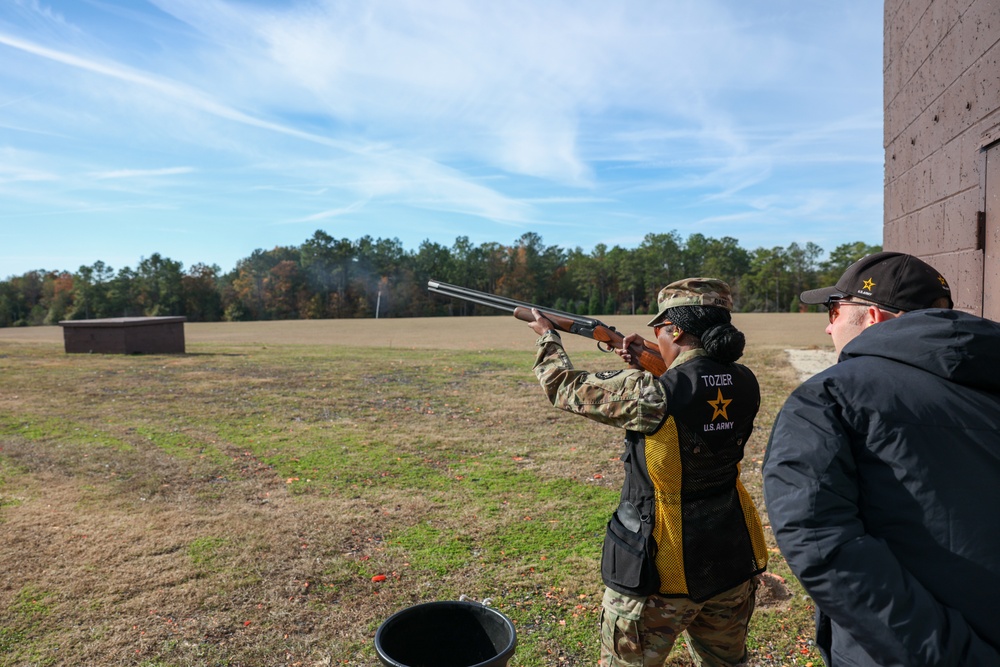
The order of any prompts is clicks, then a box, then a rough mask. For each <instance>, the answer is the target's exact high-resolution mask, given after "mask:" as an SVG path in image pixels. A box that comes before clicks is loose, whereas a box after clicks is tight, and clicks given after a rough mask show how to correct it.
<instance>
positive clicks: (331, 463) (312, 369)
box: [0, 314, 829, 667]
mask: <svg viewBox="0 0 1000 667" xmlns="http://www.w3.org/2000/svg"><path fill="white" fill-rule="evenodd" d="M645 320H646V318H644V317H632V318H628V317H626V318H615V320H614V323H615V324H616V325H619V327H620V328H621V329H622V330H623V331H633V330H636V331H643V324H644V322H645ZM823 322H824V316H823V315H784V314H772V315H738V316H737V317H736V324H737V326H739V327H740V328H741V329H743V330H744V331H745V332H746V333H747V337H748V340H749V343H750V345H749V348H748V352H747V354H746V356H745V357H744V359H743V361H744V362H745V363H746V364H747V365H748V366H750V367H751V368H752V369H753V370H754V371H755V372H756V373H757V374H758V377H759V378H760V380H761V385H762V389H763V391H764V404H763V408H762V410H761V413H760V417H759V419H758V424H757V432H756V434H755V435H754V437H753V438H752V439H751V441H750V442H749V445H748V449H747V456H746V459H745V461H744V470H743V479H744V483H745V484H746V486H747V487H748V489H749V490H750V492H751V494H752V495H753V496H754V498H755V500H756V502H757V503H758V507H759V509H760V511H761V514H762V518H763V519H764V521H765V523H766V522H767V521H766V512H765V511H764V507H763V501H762V496H761V485H760V460H761V457H762V455H763V451H764V447H765V445H766V442H767V436H768V432H769V429H770V426H771V422H772V420H773V418H774V416H775V414H776V412H777V410H778V409H779V408H780V406H781V404H782V402H783V401H784V399H785V397H786V396H787V395H788V392H789V391H791V389H792V388H793V387H794V385H795V383H796V379H795V377H796V376H795V373H794V371H793V369H792V368H791V367H790V366H789V365H788V362H787V359H786V355H785V353H784V352H783V350H784V349H786V348H790V347H794V348H812V347H829V342H828V337H826V336H825V335H824V334H823ZM185 334H186V338H187V354H185V355H170V356H166V355H164V356H160V355H149V356H115V355H67V354H65V353H64V352H63V349H62V333H61V330H60V329H59V328H57V327H48V328H36V329H0V523H2V525H3V532H4V540H3V541H2V542H0V558H2V562H3V563H4V572H5V573H4V577H3V580H2V582H3V583H2V586H0V665H148V666H161V665H162V666H166V665H234V666H235V665H245V666H264V665H311V666H312V665H352V666H362V665H364V666H374V665H378V664H379V661H378V659H377V657H376V654H375V649H374V646H373V638H374V635H375V631H376V629H377V628H378V626H379V625H380V623H381V622H382V621H383V620H385V618H387V617H388V616H389V615H391V614H392V613H393V612H395V611H398V610H400V609H404V608H406V607H409V606H412V605H414V604H418V603H420V602H425V601H431V600H453V599H458V598H459V596H460V595H466V596H468V597H470V598H473V599H476V600H483V599H485V598H490V599H491V600H492V603H491V604H492V605H493V606H494V607H495V608H497V609H499V610H500V611H502V612H503V613H505V614H506V615H508V616H509V617H510V618H511V619H513V621H514V622H515V625H516V627H517V633H518V648H517V651H516V652H515V656H514V658H513V660H512V661H511V663H510V664H511V666H512V667H518V666H529V665H530V666H543V665H581V666H582V665H594V664H596V655H597V625H596V624H597V619H598V613H599V607H600V596H601V593H602V592H603V587H602V585H601V583H600V577H599V555H600V546H601V540H602V538H603V533H604V522H605V521H606V519H607V516H608V514H609V513H610V512H611V510H612V509H613V508H614V507H615V506H616V504H617V496H618V490H619V486H620V483H621V474H622V473H621V468H620V463H619V461H618V456H619V454H620V446H621V445H620V442H621V433H620V432H619V431H616V430H615V429H612V428H609V427H603V426H598V425H594V424H592V423H591V422H588V421H587V420H583V419H580V418H579V417H575V416H573V415H569V414H566V413H563V412H561V411H558V410H556V409H555V408H552V407H551V406H550V405H549V404H548V403H547V402H546V401H545V399H544V397H543V395H542V393H541V391H540V390H539V389H538V387H537V384H536V381H535V379H534V376H533V374H532V373H531V364H532V362H533V359H534V353H533V341H534V334H533V333H532V332H531V331H530V330H529V329H528V328H527V326H526V325H524V324H523V323H520V322H517V321H516V320H514V319H513V318H506V317H489V318H482V317H481V318H449V319H417V320H391V319H389V320H387V319H383V320H352V321H303V322H273V323H239V324H237V323H226V324H187V325H185ZM567 347H568V349H569V351H570V354H571V356H572V357H573V359H574V362H575V363H576V364H577V365H578V366H580V367H585V368H592V369H595V370H597V369H600V368H617V367H619V365H620V362H619V361H618V359H617V357H615V356H614V355H609V354H602V353H600V352H598V351H596V350H595V349H594V346H593V341H587V340H584V339H579V338H576V337H567ZM768 538H769V540H770V539H771V538H770V536H768ZM772 546H773V540H772ZM771 556H772V562H771V568H770V569H771V572H773V573H774V574H775V575H777V576H779V577H781V578H783V579H784V580H785V581H784V584H782V582H781V581H779V580H777V579H771V580H770V582H769V583H770V584H771V585H770V586H767V587H765V588H764V589H762V591H761V592H760V595H759V610H758V612H757V614H756V615H755V616H754V621H753V624H752V627H751V631H752V637H751V649H752V655H753V659H752V664H754V665H808V664H809V663H810V662H811V663H813V664H815V665H819V664H821V661H820V659H819V657H818V654H817V653H816V652H815V651H814V650H813V648H812V646H811V644H810V643H809V640H810V638H811V636H812V628H811V625H812V608H811V606H810V605H809V601H808V599H806V598H805V596H804V595H803V594H802V591H801V589H800V588H799V587H798V585H797V583H796V582H795V581H794V580H793V578H792V577H791V576H790V575H789V573H788V571H787V569H786V568H785V566H784V563H783V562H782V561H781V557H780V554H778V552H777V551H776V550H775V549H772V553H771ZM383 577H384V578H383ZM671 664H672V665H686V664H688V662H687V660H686V652H684V651H683V650H681V649H680V648H678V650H677V651H675V658H674V659H673V660H672V662H671Z"/></svg>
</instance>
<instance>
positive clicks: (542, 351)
mask: <svg viewBox="0 0 1000 667" xmlns="http://www.w3.org/2000/svg"><path fill="white" fill-rule="evenodd" d="M696 280H697V279H696ZM720 284H721V285H723V286H724V285H725V284H724V283H721V282H719V281H710V282H709V283H708V284H707V285H706V284H705V283H700V284H699V283H693V282H691V281H682V282H681V283H674V284H672V285H668V286H667V288H664V290H662V291H661V293H660V298H659V303H660V314H658V315H657V317H656V318H654V320H653V321H652V322H651V323H650V324H655V323H658V322H659V321H660V320H661V319H662V318H663V311H665V310H666V309H667V308H671V307H676V306H683V305H713V306H721V307H726V306H727V304H731V301H729V300H728V299H729V296H728V291H721V290H717V289H714V288H716V286H717V285H720ZM727 289H728V288H727ZM729 307H730V308H731V305H729ZM537 345H538V354H537V358H536V362H535V366H534V371H535V374H536V376H537V377H538V379H539V382H540V383H541V386H542V388H543V389H544V391H545V393H546V395H547V396H548V398H549V400H550V401H551V402H552V404H553V405H555V406H557V407H559V408H562V409H564V410H567V411H570V412H575V413H577V414H580V415H583V416H586V417H588V418H590V419H593V420H595V421H599V422H601V423H604V424H608V425H611V426H615V427H619V428H624V429H627V430H629V431H638V432H641V433H653V432H655V431H657V429H659V428H660V427H661V425H662V424H663V423H664V420H665V419H666V418H667V416H668V414H669V411H668V402H669V396H668V390H667V386H666V385H665V383H663V382H661V381H660V380H658V379H657V378H656V377H654V376H653V375H652V374H651V373H649V372H647V371H641V370H635V369H626V370H615V371H601V372H596V373H591V372H587V371H583V370H577V369H575V368H573V365H572V362H571V361H570V359H569V357H568V356H567V354H566V352H565V350H564V349H563V347H562V343H561V340H560V338H559V335H558V333H556V332H547V333H546V334H545V335H543V336H541V337H540V338H539V339H538V340H537ZM705 354H706V353H705V351H704V350H702V349H695V350H689V351H686V352H683V353H682V354H681V355H680V356H678V357H677V358H676V359H675V360H674V361H673V363H672V364H671V366H670V368H671V369H673V368H676V367H678V366H680V365H682V364H685V363H687V362H689V361H695V360H697V359H698V358H699V357H703V356H705ZM758 530H759V528H758ZM760 540H761V541H762V540H763V536H762V535H761V536H760ZM764 558H765V562H766V556H765V557H764ZM755 589H756V579H755V578H748V579H747V580H745V581H743V582H742V583H740V584H739V585H737V586H735V587H733V588H731V589H729V590H725V591H723V592H721V593H719V594H716V595H713V596H712V597H710V598H708V599H705V600H701V601H695V600H693V599H691V598H690V597H685V596H683V595H662V594H656V593H654V594H652V595H648V596H642V597H636V596H631V595H626V594H624V593H620V592H617V591H615V590H613V589H611V588H608V589H607V590H606V592H605V595H604V601H603V610H602V614H601V663H600V664H601V666H602V667H633V666H635V667H642V666H643V665H660V664H663V662H664V661H665V660H666V658H667V655H668V654H669V653H670V650H671V648H672V647H673V645H674V642H675V641H676V639H677V636H678V635H679V634H680V633H681V632H686V634H687V637H688V639H687V644H688V649H689V651H690V652H691V655H692V657H693V658H694V660H695V662H696V664H699V665H702V664H704V665H710V666H712V667H715V666H720V667H721V666H723V665H738V664H741V663H742V662H743V661H745V660H746V631H747V626H748V624H749V621H750V616H751V614H752V613H753V606H754V592H755Z"/></svg>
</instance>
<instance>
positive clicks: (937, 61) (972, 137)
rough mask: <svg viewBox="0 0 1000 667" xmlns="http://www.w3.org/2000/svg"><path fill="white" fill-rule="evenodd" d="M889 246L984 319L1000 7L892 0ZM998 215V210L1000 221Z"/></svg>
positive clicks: (997, 119)
mask: <svg viewBox="0 0 1000 667" xmlns="http://www.w3.org/2000/svg"><path fill="white" fill-rule="evenodd" d="M884 7H885V26H884V29H885V42H884V76H885V87H884V105H885V130H884V131H885V140H884V144H885V213H884V228H883V246H884V247H885V249H886V250H898V251H902V252H909V253H912V254H914V255H919V256H920V257H923V258H924V259H925V260H926V261H928V262H929V263H930V264H932V265H933V266H934V267H936V268H937V269H939V270H940V271H941V272H942V273H943V274H944V276H945V277H946V278H947V279H948V281H949V283H950V284H951V286H952V290H953V298H954V300H955V305H956V307H958V308H961V309H963V310H968V311H970V312H974V313H976V314H982V313H983V275H984V262H985V263H989V262H992V261H993V258H992V257H991V254H990V253H989V252H986V253H984V246H985V241H984V232H983V230H981V229H980V227H981V226H980V219H981V218H980V212H981V211H985V210H986V195H985V192H984V189H985V178H986V174H985V165H986V153H985V151H984V148H985V147H987V146H989V145H990V144H991V142H995V141H996V140H997V139H1000V0H885V4H884ZM997 214H1000V211H998V212H997Z"/></svg>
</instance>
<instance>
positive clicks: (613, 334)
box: [427, 280, 667, 376]
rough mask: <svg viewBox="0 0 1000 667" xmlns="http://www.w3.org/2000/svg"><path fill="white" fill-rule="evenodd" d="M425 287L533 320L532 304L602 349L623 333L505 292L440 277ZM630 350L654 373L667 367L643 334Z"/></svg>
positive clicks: (619, 339)
mask: <svg viewBox="0 0 1000 667" xmlns="http://www.w3.org/2000/svg"><path fill="white" fill-rule="evenodd" d="M427 289H428V290H429V291H431V292H434V293H435V294H440V295H442V296H448V297H451V298H453V299H461V300H463V301H469V302H471V303H477V304H479V305H481V306H489V307H490V308H496V309H498V310H505V311H507V312H509V313H513V314H514V317H516V318H517V319H519V320H522V321H524V322H534V321H535V316H534V315H532V314H531V309H532V308H537V309H538V310H539V311H540V312H541V313H542V315H544V316H545V318H546V319H547V320H549V321H550V322H552V326H553V327H554V328H555V329H558V330H559V331H565V332H566V333H571V334H576V335H578V336H585V337H587V338H593V339H594V340H596V341H597V348H598V349H599V350H601V351H602V352H612V351H613V350H614V349H615V348H616V347H621V345H622V341H623V340H624V339H625V336H623V335H621V334H620V333H618V331H617V330H615V328H614V327H612V326H608V325H607V324H605V323H604V322H601V321H600V320H596V319H594V318H592V317H581V316H580V315H574V314H573V313H567V312H566V311H563V310H555V309H553V308H544V307H542V306H536V305H535V304H532V303H527V302H526V301H518V300H517V299H509V298H507V297H505V296H497V295H496V294H489V293H487V292H480V291H478V290H474V289H469V288H468V287H459V286H458V285H449V284H448V283H443V282H441V281H439V280H429V281H427ZM629 352H631V353H632V359H634V360H635V363H636V364H637V365H638V366H639V367H641V368H642V369H643V370H647V371H649V372H650V373H652V374H653V375H656V376H660V375H663V373H665V372H666V370H667V365H666V364H665V363H663V357H662V356H661V355H660V348H659V346H658V345H657V344H656V343H651V342H649V341H648V340H646V339H645V338H639V339H638V340H635V341H633V342H632V344H631V345H629Z"/></svg>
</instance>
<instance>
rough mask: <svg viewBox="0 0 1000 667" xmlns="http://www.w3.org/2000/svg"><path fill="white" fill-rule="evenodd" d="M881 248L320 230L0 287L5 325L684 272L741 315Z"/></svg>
mask: <svg viewBox="0 0 1000 667" xmlns="http://www.w3.org/2000/svg"><path fill="white" fill-rule="evenodd" d="M878 250H881V247H880V246H871V245H866V244H864V243H861V242H855V243H846V244H843V245H840V246H838V247H837V248H835V249H833V250H832V251H830V252H829V253H828V254H827V256H826V257H825V258H823V256H824V254H825V252H824V250H823V249H822V248H820V247H819V246H818V245H816V244H814V243H811V242H810V243H806V244H805V246H800V245H798V244H797V243H792V244H790V245H788V246H787V247H780V246H775V247H772V248H763V247H761V248H756V249H754V250H750V251H748V250H746V249H744V248H742V247H740V245H739V243H738V241H737V240H736V239H734V238H732V237H728V236H725V237H722V238H711V237H707V236H704V235H702V234H691V235H690V236H688V237H687V239H682V238H681V236H680V235H679V234H678V233H677V232H676V231H672V232H669V233H662V234H652V233H651V234H647V235H646V237H645V238H644V239H643V240H642V242H641V243H640V244H639V245H638V246H637V247H635V248H621V247H619V246H617V245H616V246H613V247H611V248H608V247H607V246H606V245H604V244H599V245H597V246H596V247H595V248H594V249H593V250H592V251H590V252H584V251H583V250H582V249H581V248H579V247H577V248H573V249H565V248H561V247H559V246H554V245H552V246H549V245H545V244H544V243H543V242H542V237H541V236H539V235H538V234H535V233H533V232H528V233H526V234H524V235H522V236H521V237H520V238H518V239H517V240H516V241H515V242H514V243H513V244H511V245H503V244H500V243H495V242H491V243H483V244H480V245H478V246H477V245H473V244H472V243H470V242H469V239H468V237H465V236H459V237H458V238H456V239H455V242H454V244H453V245H452V246H451V247H447V246H444V245H441V244H438V243H434V242H431V241H429V240H425V241H424V242H423V243H421V244H420V247H419V248H417V249H416V250H415V251H414V250H406V249H405V248H403V246H402V244H401V243H400V241H399V240H398V239H395V238H393V239H373V238H372V237H370V236H363V237H361V238H359V239H357V240H356V241H351V240H349V239H346V238H342V239H336V238H334V237H333V236H331V235H329V234H327V233H326V232H325V231H322V230H318V231H316V232H315V233H314V234H313V236H312V237H311V238H309V239H308V240H306V241H305V242H304V243H303V244H302V245H300V246H298V247H284V246H279V247H276V248H274V249H272V250H261V249H258V250H255V251H254V252H253V253H252V254H251V255H250V256H249V257H247V258H245V259H241V260H240V261H239V262H237V263H236V266H235V268H234V269H233V270H232V271H229V272H227V273H223V272H222V270H221V269H220V268H219V267H218V266H217V265H214V264H212V265H209V264H201V263H199V264H195V265H193V266H191V267H190V268H188V269H187V270H185V269H184V266H183V264H182V263H181V262H177V261H174V260H171V259H169V258H167V257H163V256H161V255H160V254H159V253H153V254H152V255H150V256H149V257H143V258H141V260H140V261H139V263H138V265H137V266H136V268H134V269H133V268H131V267H128V266H126V267H123V268H121V269H118V270H117V271H116V270H115V269H114V268H112V267H111V266H108V265H106V264H105V263H104V262H103V261H100V260H98V261H96V262H94V263H93V264H91V265H90V266H81V267H80V268H79V269H77V270H76V271H75V272H69V271H46V270H36V271H28V272H27V273H25V274H23V275H20V276H12V277H9V278H7V279H6V280H4V281H2V282H0V326H3V327H10V326H29V325H43V324H57V323H59V322H60V321H63V320H79V319H95V318H109V317H140V316H161V315H183V316H185V317H187V319H188V321H193V322H216V321H249V320H284V319H323V318H365V317H428V316H439V315H474V314H479V313H482V312H490V313H495V312H496V311H493V310H492V309H488V308H483V307H479V306H475V305H473V304H469V303H461V302H454V301H451V300H448V299H443V298H442V297H440V296H438V295H435V294H431V293H429V292H428V291H427V281H428V280H431V279H433V280H440V281H442V282H448V283H454V284H457V285H462V286H464V287H471V288H473V289H477V290H480V291H484V292H490V293H494V294H500V295H503V296H507V297H510V298H514V299H519V300H521V301H529V302H532V303H536V304H540V305H544V306H549V307H551V308H556V309H559V310H566V311H570V312H575V313H578V314H581V315H612V314H644V313H650V312H655V310H656V294H657V292H658V291H659V290H660V288H661V287H663V286H664V285H666V284H668V283H670V282H672V281H674V280H678V279H680V278H684V277H692V276H711V277H716V278H722V279H723V280H725V281H726V282H728V283H729V285H730V286H731V287H732V290H733V300H734V306H735V308H736V310H737V311H740V312H789V311H797V310H799V303H798V299H797V296H798V294H799V293H800V292H801V291H803V290H806V289H812V288H814V287H818V286H822V285H832V284H833V283H834V282H836V280H837V279H838V278H839V277H840V274H841V273H843V271H844V269H846V268H847V267H848V266H849V265H850V264H851V263H853V262H854V261H856V260H857V259H860V258H861V257H863V256H864V255H866V254H868V253H871V252H876V251H878Z"/></svg>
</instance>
